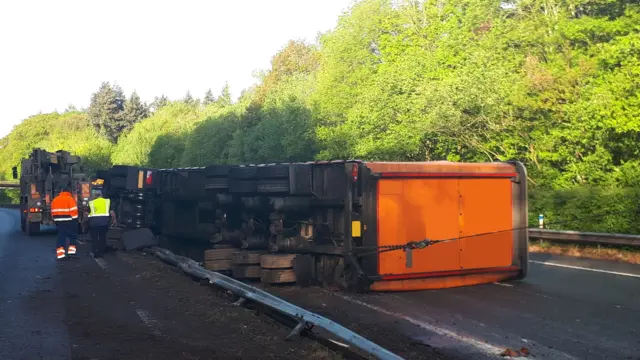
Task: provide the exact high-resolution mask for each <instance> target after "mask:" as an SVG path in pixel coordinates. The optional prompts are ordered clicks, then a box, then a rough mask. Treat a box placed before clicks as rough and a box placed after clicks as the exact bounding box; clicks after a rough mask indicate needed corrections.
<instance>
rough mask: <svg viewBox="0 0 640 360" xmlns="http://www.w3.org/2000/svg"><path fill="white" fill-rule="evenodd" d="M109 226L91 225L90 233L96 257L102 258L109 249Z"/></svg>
mask: <svg viewBox="0 0 640 360" xmlns="http://www.w3.org/2000/svg"><path fill="white" fill-rule="evenodd" d="M108 231H109V225H104V226H91V225H89V233H90V234H91V250H92V251H93V255H94V256H102V254H104V252H105V250H106V248H107V232H108Z"/></svg>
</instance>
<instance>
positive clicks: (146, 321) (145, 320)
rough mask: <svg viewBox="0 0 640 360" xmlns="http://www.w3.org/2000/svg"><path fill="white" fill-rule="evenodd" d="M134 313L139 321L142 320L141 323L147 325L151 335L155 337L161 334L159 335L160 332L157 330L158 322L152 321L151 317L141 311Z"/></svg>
mask: <svg viewBox="0 0 640 360" xmlns="http://www.w3.org/2000/svg"><path fill="white" fill-rule="evenodd" d="M136 313H137V314H138V316H139V317H140V320H142V322H143V323H144V324H145V325H147V327H148V328H149V329H150V330H151V332H152V333H153V335H155V336H161V335H162V333H160V330H158V325H157V324H158V322H157V321H156V320H154V319H153V317H151V315H150V314H149V313H148V312H146V311H144V310H141V309H137V310H136Z"/></svg>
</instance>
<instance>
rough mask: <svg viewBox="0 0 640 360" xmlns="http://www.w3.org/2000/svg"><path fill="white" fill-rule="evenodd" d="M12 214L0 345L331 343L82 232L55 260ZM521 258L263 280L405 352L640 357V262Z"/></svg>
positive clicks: (137, 349) (10, 353) (44, 240)
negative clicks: (519, 272)
mask: <svg viewBox="0 0 640 360" xmlns="http://www.w3.org/2000/svg"><path fill="white" fill-rule="evenodd" d="M17 220H18V214H17V212H16V211H15V210H5V209H0V324H3V325H2V326H0V359H3V360H4V359H7V360H13V359H70V358H73V359H92V358H93V359H145V358H149V359H165V358H166V359H177V358H193V359H199V358H202V359H208V358H245V359H248V358H264V359H267V358H274V359H287V358H292V359H294V358H308V357H315V358H327V357H331V356H332V355H330V354H324V353H323V352H324V351H326V350H323V349H320V348H318V347H317V345H314V344H315V343H314V344H311V343H305V342H301V343H293V344H291V343H287V344H286V345H284V346H283V344H282V342H281V339H282V338H283V337H284V336H286V334H287V331H286V329H282V328H280V327H278V326H277V325H274V324H271V323H265V322H264V321H262V320H261V321H256V320H255V316H253V315H252V314H247V312H246V310H241V309H237V308H235V309H234V308H230V307H229V300H228V299H220V297H216V296H211V294H210V290H205V288H204V287H200V286H198V285H196V284H195V283H193V282H189V281H186V280H185V276H184V275H182V274H181V273H180V272H179V271H177V270H175V269H172V268H171V267H169V266H167V265H164V264H162V263H160V262H159V261H157V260H155V259H152V258H149V257H146V258H145V257H144V256H142V255H140V254H125V253H118V254H111V255H110V256H108V257H107V258H105V260H104V261H101V262H99V263H97V262H95V261H93V259H91V258H89V257H88V256H87V255H86V251H87V250H88V249H87V247H86V246H81V256H80V259H76V260H72V261H68V262H65V263H57V262H56V261H55V259H54V253H53V251H54V250H53V248H54V239H53V237H52V236H50V235H49V236H42V237H34V238H28V237H25V236H23V235H22V234H21V233H20V232H19V226H18V221H17ZM531 260H532V262H531V264H530V265H531V267H530V273H529V277H528V278H526V279H525V280H524V281H520V282H510V283H506V284H489V285H482V286H473V287H466V288H457V289H447V290H438V291H425V292H408V293H394V294H364V295H361V294H345V293H338V292H331V291H327V290H323V289H317V288H308V289H304V291H301V290H300V289H297V288H295V287H288V288H274V289H271V291H272V292H274V293H275V294H276V295H280V296H282V297H284V298H285V299H288V300H289V301H291V302H294V303H296V304H298V305H300V306H303V307H306V308H308V309H309V310H312V311H316V312H318V313H320V314H322V315H325V316H327V317H329V318H332V319H334V320H336V321H338V322H340V323H341V324H343V325H345V326H347V327H349V328H351V329H353V330H355V331H357V332H359V333H361V334H362V335H364V336H366V337H368V338H370V339H371V340H373V341H376V342H378V343H380V344H381V345H382V346H385V347H387V348H388V349H390V350H391V351H394V352H397V353H398V354H402V355H403V356H404V357H405V358H408V359H413V358H430V359H434V358H439V359H440V358H442V359H445V358H446V359H452V358H459V359H488V358H498V357H499V354H500V352H502V351H503V350H504V349H506V348H511V349H519V348H521V347H523V346H524V347H527V348H528V349H529V350H530V352H531V356H532V357H535V358H536V359H624V360H640V352H639V349H640V333H639V332H640V331H639V329H640V326H638V324H640V266H637V265H629V264H621V263H616V262H610V261H596V260H581V259H575V258H569V257H562V256H554V255H543V254H532V256H531ZM260 318H263V317H260ZM7 324H9V325H7ZM403 336H405V337H406V338H404V337H403ZM407 339H409V340H410V341H407ZM427 345H428V346H427ZM214 354H215V355H214Z"/></svg>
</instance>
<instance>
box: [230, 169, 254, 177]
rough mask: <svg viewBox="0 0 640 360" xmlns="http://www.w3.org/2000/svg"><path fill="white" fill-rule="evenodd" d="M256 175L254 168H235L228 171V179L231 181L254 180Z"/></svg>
mask: <svg viewBox="0 0 640 360" xmlns="http://www.w3.org/2000/svg"><path fill="white" fill-rule="evenodd" d="M257 173H258V168H257V167H255V166H243V167H240V166H237V167H232V168H231V169H230V170H229V178H231V179H254V178H255V177H256V175H257Z"/></svg>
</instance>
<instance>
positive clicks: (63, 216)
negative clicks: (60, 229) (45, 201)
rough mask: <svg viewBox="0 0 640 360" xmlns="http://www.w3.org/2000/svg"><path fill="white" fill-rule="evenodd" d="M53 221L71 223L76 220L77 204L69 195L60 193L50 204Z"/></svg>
mask: <svg viewBox="0 0 640 360" xmlns="http://www.w3.org/2000/svg"><path fill="white" fill-rule="evenodd" d="M51 216H52V217H53V221H55V222H59V221H71V220H75V219H77V218H78V204H77V203H76V200H75V199H74V198H73V196H71V193H68V192H61V193H60V194H59V195H58V196H56V197H55V198H54V199H53V201H52V202H51Z"/></svg>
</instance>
